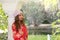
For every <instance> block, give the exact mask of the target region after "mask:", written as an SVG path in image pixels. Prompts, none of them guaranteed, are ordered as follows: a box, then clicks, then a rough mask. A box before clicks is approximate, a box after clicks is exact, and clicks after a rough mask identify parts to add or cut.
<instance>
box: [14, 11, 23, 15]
mask: <svg viewBox="0 0 60 40" xmlns="http://www.w3.org/2000/svg"><path fill="white" fill-rule="evenodd" d="M20 13H22V11H20V10H15V12H14V16H17V15H18V14H20Z"/></svg>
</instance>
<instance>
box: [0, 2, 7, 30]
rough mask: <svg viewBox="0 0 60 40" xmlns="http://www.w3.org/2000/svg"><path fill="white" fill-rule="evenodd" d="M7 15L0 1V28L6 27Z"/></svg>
mask: <svg viewBox="0 0 60 40" xmlns="http://www.w3.org/2000/svg"><path fill="white" fill-rule="evenodd" d="M7 25H8V24H7V16H6V15H5V12H4V10H3V8H2V4H1V3H0V29H2V30H5V29H7Z"/></svg>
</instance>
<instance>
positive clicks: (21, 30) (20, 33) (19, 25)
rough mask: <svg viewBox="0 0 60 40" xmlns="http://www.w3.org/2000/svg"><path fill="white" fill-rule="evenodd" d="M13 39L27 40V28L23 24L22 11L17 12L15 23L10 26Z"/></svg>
mask: <svg viewBox="0 0 60 40" xmlns="http://www.w3.org/2000/svg"><path fill="white" fill-rule="evenodd" d="M12 31H13V38H14V40H27V39H28V33H27V28H26V26H25V24H24V16H23V13H22V11H18V12H17V16H16V17H15V22H14V23H13V25H12Z"/></svg>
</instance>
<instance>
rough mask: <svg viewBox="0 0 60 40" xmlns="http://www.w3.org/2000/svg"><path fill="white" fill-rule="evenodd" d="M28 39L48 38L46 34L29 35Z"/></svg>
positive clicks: (40, 39) (45, 39) (43, 39)
mask: <svg viewBox="0 0 60 40" xmlns="http://www.w3.org/2000/svg"><path fill="white" fill-rule="evenodd" d="M28 40H47V36H46V35H29V36H28Z"/></svg>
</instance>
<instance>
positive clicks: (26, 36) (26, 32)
mask: <svg viewBox="0 0 60 40" xmlns="http://www.w3.org/2000/svg"><path fill="white" fill-rule="evenodd" d="M24 31H25V39H26V40H27V39H28V30H27V28H26V27H25V30H24Z"/></svg>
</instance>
